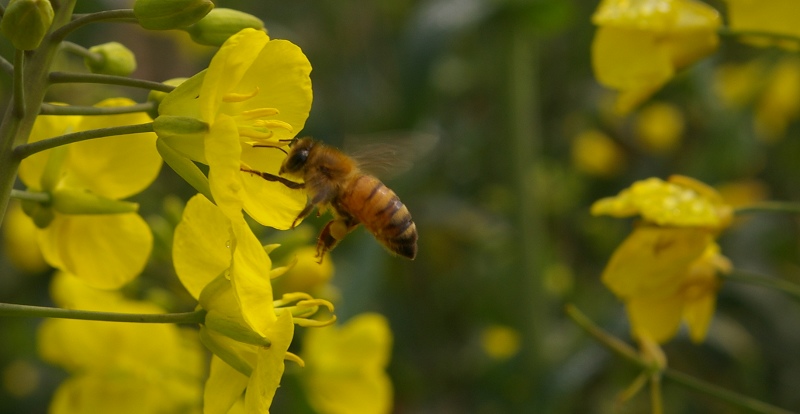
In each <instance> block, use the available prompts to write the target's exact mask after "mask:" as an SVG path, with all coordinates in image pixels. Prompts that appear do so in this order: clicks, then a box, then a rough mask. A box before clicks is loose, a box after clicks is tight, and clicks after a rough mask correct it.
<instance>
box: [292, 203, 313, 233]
mask: <svg viewBox="0 0 800 414" xmlns="http://www.w3.org/2000/svg"><path fill="white" fill-rule="evenodd" d="M313 208H314V204H312V203H311V202H309V203H307V204H306V206H305V207H303V210H302V211H300V214H298V215H297V218H295V219H294V221H293V222H292V227H291V228H295V226H297V222H298V221H300V220H302V219H304V218H306V217H308V215H309V214H311V210H312V209H313Z"/></svg>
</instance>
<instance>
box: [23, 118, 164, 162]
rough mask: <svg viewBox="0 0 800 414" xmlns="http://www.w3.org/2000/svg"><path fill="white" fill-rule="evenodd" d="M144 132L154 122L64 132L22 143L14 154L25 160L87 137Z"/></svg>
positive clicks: (151, 130) (149, 129) (151, 128)
mask: <svg viewBox="0 0 800 414" xmlns="http://www.w3.org/2000/svg"><path fill="white" fill-rule="evenodd" d="M142 132H153V123H152V122H148V123H146V124H134V125H123V126H118V127H110V128H99V129H90V130H88V131H80V132H73V133H71V134H64V135H61V136H58V137H55V138H50V139H43V140H41V141H36V142H31V143H30V144H25V145H20V146H18V147H16V148H14V156H15V157H16V158H17V159H19V160H23V159H25V158H27V157H29V156H31V155H33V154H36V153H37V152H41V151H45V150H49V149H51V148H55V147H60V146H62V145H67V144H72V143H74V142H80V141H86V140H87V139H95V138H103V137H111V136H116V135H128V134H139V133H142Z"/></svg>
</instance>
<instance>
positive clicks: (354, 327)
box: [302, 313, 393, 413]
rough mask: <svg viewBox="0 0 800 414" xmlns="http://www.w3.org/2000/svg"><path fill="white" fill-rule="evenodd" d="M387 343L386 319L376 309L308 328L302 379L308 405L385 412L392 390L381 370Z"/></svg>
mask: <svg viewBox="0 0 800 414" xmlns="http://www.w3.org/2000/svg"><path fill="white" fill-rule="evenodd" d="M391 342H392V336H391V331H390V330H389V325H388V322H387V321H386V319H385V318H384V317H383V316H381V315H379V314H372V313H366V314H361V315H358V316H356V317H354V318H352V319H351V320H350V321H348V322H347V323H346V324H345V325H344V326H342V327H340V328H338V327H335V326H331V327H326V328H318V329H311V330H309V331H308V332H307V335H306V337H305V338H304V342H303V358H304V359H305V361H306V368H305V371H304V375H303V377H302V378H303V381H304V383H305V388H306V389H307V390H308V391H307V393H308V396H309V402H311V404H312V406H313V407H314V408H315V409H316V410H317V411H318V412H321V413H345V412H364V413H368V412H369V413H387V412H389V411H390V409H391V407H392V394H393V391H392V384H391V381H390V380H389V377H388V376H387V375H386V373H385V372H384V369H385V367H386V365H387V364H388V359H389V355H390V353H391Z"/></svg>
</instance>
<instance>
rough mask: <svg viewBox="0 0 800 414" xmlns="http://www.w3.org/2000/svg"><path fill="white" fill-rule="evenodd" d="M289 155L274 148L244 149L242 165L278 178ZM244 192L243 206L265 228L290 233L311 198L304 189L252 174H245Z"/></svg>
mask: <svg viewBox="0 0 800 414" xmlns="http://www.w3.org/2000/svg"><path fill="white" fill-rule="evenodd" d="M285 158H286V154H284V153H283V152H281V151H278V150H276V149H272V148H253V147H250V146H247V145H246V146H244V147H243V148H242V162H243V163H244V164H245V165H248V166H249V167H250V168H251V169H253V170H255V171H261V172H266V173H270V174H273V175H278V170H279V169H280V166H281V163H282V162H283V160H284V159H285ZM241 176H242V184H243V185H244V191H243V192H242V194H241V196H242V203H243V204H244V209H245V211H247V214H249V215H250V216H251V217H253V218H254V219H255V220H256V221H258V222H259V223H260V224H262V225H264V226H270V227H273V228H276V229H278V230H287V229H289V228H290V227H291V226H292V223H293V222H294V221H295V219H296V218H297V215H298V214H299V213H300V211H302V210H303V208H304V207H305V206H306V202H307V201H306V200H307V199H308V197H307V195H306V192H305V191H303V190H294V189H290V188H288V187H286V186H285V185H283V184H281V183H278V182H273V181H267V180H265V179H263V178H261V177H260V176H257V175H255V174H251V173H245V172H242V173H241Z"/></svg>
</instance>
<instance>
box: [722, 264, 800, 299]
mask: <svg viewBox="0 0 800 414" xmlns="http://www.w3.org/2000/svg"><path fill="white" fill-rule="evenodd" d="M723 277H724V278H725V279H726V280H730V281H733V282H741V283H749V284H751V285H758V286H762V287H767V288H770V289H775V290H779V291H781V292H783V293H785V294H787V295H789V296H791V297H793V298H794V299H795V300H800V285H797V284H794V283H792V282H789V281H786V280H783V279H779V278H776V277H772V276H767V275H763V274H759V273H756V272H750V271H746V270H741V269H736V270H734V271H733V272H732V273H730V274H727V275H723Z"/></svg>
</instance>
